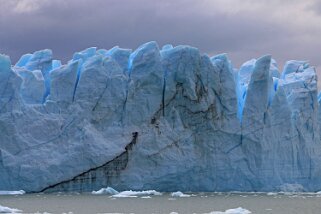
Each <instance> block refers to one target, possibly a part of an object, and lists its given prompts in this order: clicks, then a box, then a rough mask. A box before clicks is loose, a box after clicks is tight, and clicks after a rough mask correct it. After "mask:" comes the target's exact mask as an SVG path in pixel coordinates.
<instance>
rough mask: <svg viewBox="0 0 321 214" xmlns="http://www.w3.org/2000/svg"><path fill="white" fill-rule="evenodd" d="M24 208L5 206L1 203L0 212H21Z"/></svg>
mask: <svg viewBox="0 0 321 214" xmlns="http://www.w3.org/2000/svg"><path fill="white" fill-rule="evenodd" d="M20 212H22V210H18V209H15V208H10V207H4V206H1V205H0V213H20Z"/></svg>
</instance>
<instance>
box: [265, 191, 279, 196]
mask: <svg viewBox="0 0 321 214" xmlns="http://www.w3.org/2000/svg"><path fill="white" fill-rule="evenodd" d="M266 195H268V196H275V195H278V193H277V192H268V193H266Z"/></svg>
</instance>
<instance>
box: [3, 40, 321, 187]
mask: <svg viewBox="0 0 321 214" xmlns="http://www.w3.org/2000/svg"><path fill="white" fill-rule="evenodd" d="M319 100H320V99H319ZM319 102H320V101H318V96H317V77H316V73H315V70H314V68H313V67H310V66H309V65H308V64H307V63H306V62H303V61H289V62H287V63H286V65H285V68H284V71H282V72H281V73H279V71H278V69H277V65H276V62H275V61H274V60H273V59H271V56H263V57H261V58H260V59H252V60H250V61H248V62H246V63H245V64H244V65H243V66H242V67H241V68H240V70H239V71H238V72H236V73H235V72H234V71H233V68H232V65H231V63H230V61H229V60H228V58H227V56H226V55H225V54H223V55H218V56H214V57H211V58H210V57H208V56H207V55H202V54H200V53H199V51H198V49H196V48H192V47H189V46H177V47H172V46H171V45H166V46H164V47H163V48H162V49H161V50H160V49H159V48H158V45H157V44H156V43H155V42H149V43H146V44H144V45H142V46H140V47H139V48H138V49H137V50H135V51H134V52H132V51H131V50H127V49H121V48H118V47H115V48H113V49H111V50H108V51H107V50H102V49H101V50H96V48H89V49H86V50H84V51H82V52H79V53H75V54H74V56H73V58H72V60H70V61H69V62H68V63H67V64H66V65H61V63H60V61H58V60H53V57H52V52H51V51H50V50H43V51H39V52H35V53H34V54H26V55H24V56H22V57H21V59H20V60H19V61H18V62H17V64H16V65H14V66H12V65H11V62H10V59H9V58H8V57H7V56H5V55H0V175H1V176H0V189H2V190H17V189H24V190H26V191H29V192H38V191H58V190H59V191H91V190H97V189H100V188H102V187H106V186H107V185H108V186H113V187H114V188H116V189H119V190H125V189H133V190H142V189H156V190H159V191H177V190H181V191H230V190H240V191H278V190H281V189H282V188H283V186H284V185H288V184H296V185H302V187H303V188H304V190H306V191H316V190H320V189H321V135H320V134H321V130H320V127H321V124H320V123H321V112H320V107H319V106H320V104H319Z"/></svg>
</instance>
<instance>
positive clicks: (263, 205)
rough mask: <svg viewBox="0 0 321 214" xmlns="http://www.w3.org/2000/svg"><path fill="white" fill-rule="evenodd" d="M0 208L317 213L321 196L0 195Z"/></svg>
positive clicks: (83, 212)
mask: <svg viewBox="0 0 321 214" xmlns="http://www.w3.org/2000/svg"><path fill="white" fill-rule="evenodd" d="M0 205H2V206H6V207H11V208H17V209H20V210H22V211H23V212H22V213H37V212H39V213H46V212H47V213H74V214H91V213H137V214H144V213H166V214H170V213H179V214H181V213H183V214H185V213H210V212H212V211H225V210H227V209H231V208H237V207H242V208H244V209H247V210H249V211H251V212H252V213H258V214H272V213H275V214H320V213H321V195H318V194H292V195H285V194H280V193H279V194H271V193H270V194H266V193H196V194H193V195H192V196H191V197H185V198H182V197H172V196H171V195H170V194H166V193H165V194H163V195H161V196H150V197H146V196H145V197H142V196H139V197H137V198H113V197H110V196H108V195H92V194H70V193H54V194H25V195H16V196H9V195H4V196H0Z"/></svg>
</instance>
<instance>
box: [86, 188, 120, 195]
mask: <svg viewBox="0 0 321 214" xmlns="http://www.w3.org/2000/svg"><path fill="white" fill-rule="evenodd" d="M91 193H92V194H94V195H116V194H119V192H118V191H117V190H115V189H113V188H111V187H107V188H101V189H100V190H98V191H92V192H91Z"/></svg>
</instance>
